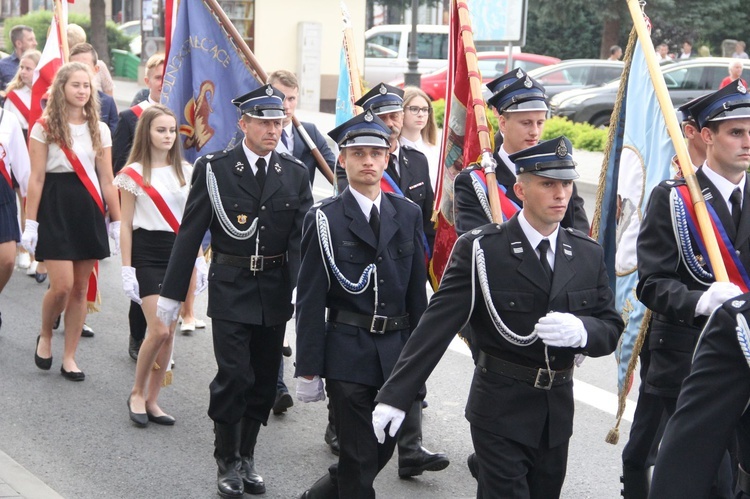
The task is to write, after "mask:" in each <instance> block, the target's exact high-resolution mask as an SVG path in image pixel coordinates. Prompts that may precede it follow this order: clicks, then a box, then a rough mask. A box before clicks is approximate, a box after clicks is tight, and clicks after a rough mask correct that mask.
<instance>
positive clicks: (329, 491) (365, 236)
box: [295, 110, 427, 498]
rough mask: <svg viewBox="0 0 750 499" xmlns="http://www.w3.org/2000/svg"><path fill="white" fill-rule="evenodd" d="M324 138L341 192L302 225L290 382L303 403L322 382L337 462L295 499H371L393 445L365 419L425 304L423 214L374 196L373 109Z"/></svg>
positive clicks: (316, 395) (377, 174)
mask: <svg viewBox="0 0 750 499" xmlns="http://www.w3.org/2000/svg"><path fill="white" fill-rule="evenodd" d="M329 135H330V136H331V137H332V138H333V139H334V140H335V141H336V142H337V143H338V144H339V148H340V150H341V154H340V156H339V161H340V163H341V166H342V167H343V168H344V169H345V171H346V173H347V176H348V178H349V186H348V187H346V188H345V189H344V190H343V191H342V192H341V194H340V195H338V196H336V197H333V198H329V199H326V200H324V201H322V202H320V203H318V204H316V205H313V209H312V210H310V212H309V213H308V214H307V216H306V217H305V223H304V229H303V234H302V264H301V267H300V276H299V286H298V288H297V313H296V319H297V369H296V374H295V375H296V376H297V398H298V399H299V400H302V401H303V402H305V401H307V402H313V401H317V400H323V399H324V398H325V394H324V390H323V383H322V381H321V378H325V380H326V385H327V389H328V393H329V395H330V398H331V406H332V407H333V410H334V413H335V417H336V432H337V435H338V441H339V446H340V455H339V461H338V463H336V464H334V465H333V466H331V468H329V473H327V474H326V475H325V476H324V477H323V478H321V479H320V480H319V481H318V482H317V483H316V484H315V485H314V486H313V487H312V488H311V489H310V490H308V491H306V492H305V493H304V494H303V497H305V498H333V497H340V498H374V497H375V491H374V489H373V485H372V484H373V480H374V479H375V476H376V475H377V474H378V472H379V471H380V470H381V469H382V468H383V466H385V464H386V463H387V462H388V460H389V459H390V457H391V455H392V454H393V449H394V447H395V445H396V441H395V439H388V440H387V441H386V442H385V444H384V445H378V442H377V441H376V439H375V435H374V434H373V433H372V423H371V420H370V413H371V412H372V407H373V405H374V399H375V395H376V394H377V392H378V389H379V388H380V386H381V385H382V384H383V382H384V381H385V379H386V378H387V377H388V376H389V375H390V373H391V370H392V368H393V365H394V364H395V362H396V359H397V358H398V356H399V354H400V353H401V349H402V348H403V346H404V344H405V343H406V340H407V339H408V338H409V334H410V333H411V330H412V329H414V327H415V326H416V324H417V322H418V321H419V318H420V317H421V315H422V312H424V309H425V308H426V306H427V292H426V287H425V284H426V279H427V276H426V268H425V258H424V257H425V254H424V244H423V240H424V235H423V233H422V216H421V213H420V210H419V208H418V207H417V206H416V205H415V204H414V203H413V202H411V201H409V200H408V199H405V198H404V197H403V196H400V195H398V194H393V193H385V192H382V191H381V188H380V178H381V176H382V175H383V171H384V170H385V168H386V165H387V161H388V160H387V158H388V149H389V147H390V146H389V135H390V130H389V129H388V127H387V126H386V125H385V123H384V122H383V121H382V120H380V119H379V118H378V117H377V116H375V115H374V114H373V113H372V111H369V110H368V111H365V112H364V113H363V114H360V115H359V116H356V117H355V118H352V119H351V120H349V121H347V122H346V123H344V124H342V125H341V126H339V127H337V128H336V129H334V130H332V131H331V132H330V133H329ZM415 395H416V394H415ZM412 405H414V396H412V399H411V404H410V406H412Z"/></svg>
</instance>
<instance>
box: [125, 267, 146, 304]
mask: <svg viewBox="0 0 750 499" xmlns="http://www.w3.org/2000/svg"><path fill="white" fill-rule="evenodd" d="M121 273H122V290H123V291H124V292H125V296H127V297H128V298H130V299H131V300H132V301H134V302H136V303H137V304H138V305H140V304H141V303H143V301H142V300H141V295H140V289H139V287H138V279H136V277H135V269H134V268H133V267H127V266H125V265H123V266H122V270H121Z"/></svg>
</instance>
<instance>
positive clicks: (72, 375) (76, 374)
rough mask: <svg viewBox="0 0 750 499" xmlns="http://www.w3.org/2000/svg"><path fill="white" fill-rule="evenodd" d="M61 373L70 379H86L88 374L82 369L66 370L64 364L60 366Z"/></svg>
mask: <svg viewBox="0 0 750 499" xmlns="http://www.w3.org/2000/svg"><path fill="white" fill-rule="evenodd" d="M60 374H62V375H63V378H65V379H67V380H70V381H83V380H84V379H86V375H85V374H83V372H82V371H66V370H65V368H64V367H63V366H60Z"/></svg>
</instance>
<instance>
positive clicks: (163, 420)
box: [130, 411, 175, 426]
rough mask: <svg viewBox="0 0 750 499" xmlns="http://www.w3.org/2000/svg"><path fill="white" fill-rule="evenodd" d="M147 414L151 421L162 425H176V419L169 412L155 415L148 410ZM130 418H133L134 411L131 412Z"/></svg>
mask: <svg viewBox="0 0 750 499" xmlns="http://www.w3.org/2000/svg"><path fill="white" fill-rule="evenodd" d="M146 415H147V416H148V420H149V421H151V422H152V423H156V424H160V425H162V426H173V425H174V421H175V420H174V418H173V417H172V416H170V415H169V414H162V415H161V416H154V415H153V414H151V413H150V412H148V411H146ZM130 419H133V416H132V413H131V416H130Z"/></svg>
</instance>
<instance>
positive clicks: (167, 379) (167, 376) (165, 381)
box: [152, 362, 173, 387]
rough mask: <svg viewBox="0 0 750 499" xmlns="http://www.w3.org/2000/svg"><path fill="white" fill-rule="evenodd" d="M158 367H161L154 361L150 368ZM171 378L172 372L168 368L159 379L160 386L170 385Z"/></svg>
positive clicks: (157, 368)
mask: <svg viewBox="0 0 750 499" xmlns="http://www.w3.org/2000/svg"><path fill="white" fill-rule="evenodd" d="M159 369H161V367H159V364H157V363H156V362H154V367H153V368H152V370H154V371H158V370H159ZM172 378H173V374H172V370H171V369H170V370H168V371H167V372H166V373H164V379H162V380H161V386H162V387H167V386H169V385H171V384H172V381H173V379H172Z"/></svg>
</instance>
